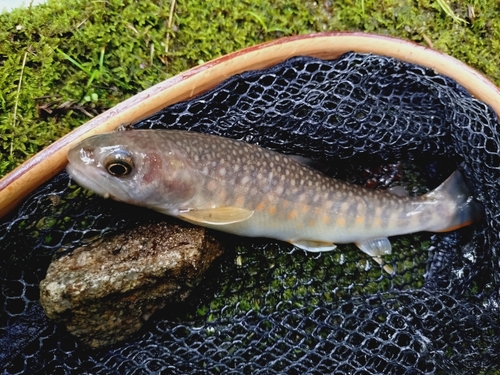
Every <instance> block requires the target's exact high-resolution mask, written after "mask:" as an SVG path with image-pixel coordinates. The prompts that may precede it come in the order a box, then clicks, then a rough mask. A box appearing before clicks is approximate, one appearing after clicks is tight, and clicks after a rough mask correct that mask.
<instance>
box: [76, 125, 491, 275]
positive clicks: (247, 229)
mask: <svg viewBox="0 0 500 375" xmlns="http://www.w3.org/2000/svg"><path fill="white" fill-rule="evenodd" d="M66 170H67V172H68V174H69V175H70V177H71V178H72V179H73V180H74V181H76V182H77V183H78V184H79V185H81V186H83V187H84V188H86V189H89V190H92V191H93V192H95V193H97V194H99V195H101V196H103V197H105V198H111V199H115V200H117V201H122V202H125V203H129V204H133V205H138V206H143V207H147V208H150V209H153V210H156V211H159V212H161V213H164V214H166V215H170V216H173V217H176V218H179V219H181V220H184V221H187V222H190V223H192V224H196V225H200V226H203V227H208V228H212V229H216V230H219V231H224V232H228V233H232V234H236V235H240V236H246V237H267V238H272V239H277V240H281V241H285V242H288V243H290V244H292V245H294V246H296V247H298V248H300V249H303V250H306V251H310V252H323V251H331V250H334V249H335V248H336V246H337V244H345V243H355V244H356V245H357V246H358V248H359V249H361V250H362V251H363V252H364V253H366V254H368V255H369V256H370V257H372V258H373V259H374V260H375V261H376V262H377V263H379V264H380V265H382V266H383V269H385V270H386V271H387V272H389V273H392V272H393V270H392V268H391V267H390V266H389V265H388V264H386V263H384V261H383V258H382V257H383V256H384V255H386V254H390V253H391V251H392V248H391V243H390V241H389V239H388V237H391V236H395V235H403V234H409V233H415V232H420V231H429V232H447V231H452V230H455V229H458V228H461V227H463V226H467V225H469V224H471V223H473V222H475V221H477V220H479V219H480V218H481V217H482V209H481V206H480V205H479V203H478V202H476V201H475V200H474V198H473V197H472V196H471V194H470V192H469V190H468V189H467V187H466V184H465V182H464V180H463V177H462V175H461V173H460V172H459V171H455V172H454V173H453V174H452V175H451V176H450V177H449V178H448V179H447V180H446V181H444V182H443V183H442V184H441V185H440V186H438V187H437V188H436V189H435V190H433V191H431V192H429V193H427V194H424V195H421V196H409V195H407V194H406V195H405V194H401V192H398V193H393V192H391V191H388V190H373V189H367V188H365V187H362V186H358V185H355V184H351V183H348V182H345V181H341V180H337V179H334V178H331V177H328V176H326V175H324V174H322V173H321V172H319V171H317V170H314V169H313V168H311V167H310V166H308V165H304V164H303V163H301V162H299V161H297V160H296V159H295V158H293V157H290V156H287V155H284V154H280V153H278V152H275V151H272V150H269V149H266V148H263V147H260V146H258V145H254V144H248V143H245V142H242V141H238V140H233V139H229V138H224V137H219V136H215V135H209V134H201V133H196V132H189V131H183V130H126V131H116V132H111V133H106V134H100V135H95V136H91V137H89V138H87V139H84V140H83V141H81V142H80V143H78V144H77V145H75V146H74V147H73V148H71V149H70V151H69V152H68V165H67V168H66Z"/></svg>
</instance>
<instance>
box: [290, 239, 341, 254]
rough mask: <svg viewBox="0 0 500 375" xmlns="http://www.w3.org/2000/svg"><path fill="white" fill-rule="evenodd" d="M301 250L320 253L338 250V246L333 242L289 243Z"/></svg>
mask: <svg viewBox="0 0 500 375" xmlns="http://www.w3.org/2000/svg"><path fill="white" fill-rule="evenodd" d="M288 242H290V243H291V244H292V245H294V246H296V247H298V248H299V249H302V250H305V251H310V252H313V253H319V252H321V251H332V250H335V249H336V248H337V245H335V244H333V243H331V242H321V241H310V240H294V241H288Z"/></svg>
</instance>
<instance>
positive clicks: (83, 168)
mask: <svg viewBox="0 0 500 375" xmlns="http://www.w3.org/2000/svg"><path fill="white" fill-rule="evenodd" d="M68 161H69V164H68V166H67V167H66V170H67V172H68V173H69V175H70V177H71V178H72V179H74V180H75V181H76V182H77V183H78V184H79V185H81V186H83V187H84V188H86V189H89V190H92V191H93V192H95V193H97V194H99V195H101V196H103V197H105V198H108V197H109V198H112V199H114V200H118V201H122V202H126V203H130V204H135V205H138V206H144V207H150V208H154V209H156V210H158V211H169V210H172V209H175V208H177V207H179V206H182V205H183V204H185V203H187V202H188V201H189V200H190V199H191V198H192V197H193V196H194V195H195V193H196V189H197V184H196V182H195V175H194V173H193V169H192V168H191V166H190V165H189V164H190V162H189V160H188V159H187V158H186V157H185V155H184V154H183V152H182V150H181V149H180V148H179V147H178V146H176V145H175V144H174V143H173V142H168V141H162V142H161V144H160V143H159V142H158V140H157V139H155V138H154V135H153V133H152V132H149V133H148V131H133V130H132V131H121V132H113V133H107V134H100V135H95V136H92V137H89V138H87V139H84V140H83V141H81V142H80V143H78V144H77V145H76V146H74V147H73V148H71V149H70V150H69V152H68Z"/></svg>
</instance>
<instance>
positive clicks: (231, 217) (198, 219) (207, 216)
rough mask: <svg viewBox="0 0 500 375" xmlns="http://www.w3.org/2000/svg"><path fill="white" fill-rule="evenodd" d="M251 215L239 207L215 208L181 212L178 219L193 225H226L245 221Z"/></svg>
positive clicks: (251, 212) (250, 212) (248, 211)
mask: <svg viewBox="0 0 500 375" xmlns="http://www.w3.org/2000/svg"><path fill="white" fill-rule="evenodd" d="M253 213H254V211H250V210H247V209H244V208H239V207H217V208H206V209H201V210H189V211H185V212H181V213H180V214H179V217H180V218H182V219H185V220H187V221H190V222H192V223H194V224H200V225H203V224H210V225H227V224H234V223H239V222H242V221H245V220H247V219H249V218H250V217H251V216H252V215H253Z"/></svg>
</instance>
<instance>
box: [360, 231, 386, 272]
mask: <svg viewBox="0 0 500 375" xmlns="http://www.w3.org/2000/svg"><path fill="white" fill-rule="evenodd" d="M356 246H357V247H359V249H360V250H361V251H362V252H364V253H365V254H368V255H369V256H371V257H372V258H373V260H374V261H375V262H377V263H378V264H380V265H382V264H383V263H384V261H383V260H382V257H381V255H388V254H391V252H392V246H391V242H390V241H389V239H388V238H385V237H384V238H374V239H369V240H366V241H361V242H356ZM383 268H384V270H385V271H386V272H387V273H389V274H393V273H394V270H393V269H392V267H391V266H389V265H387V264H384V265H383Z"/></svg>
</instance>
